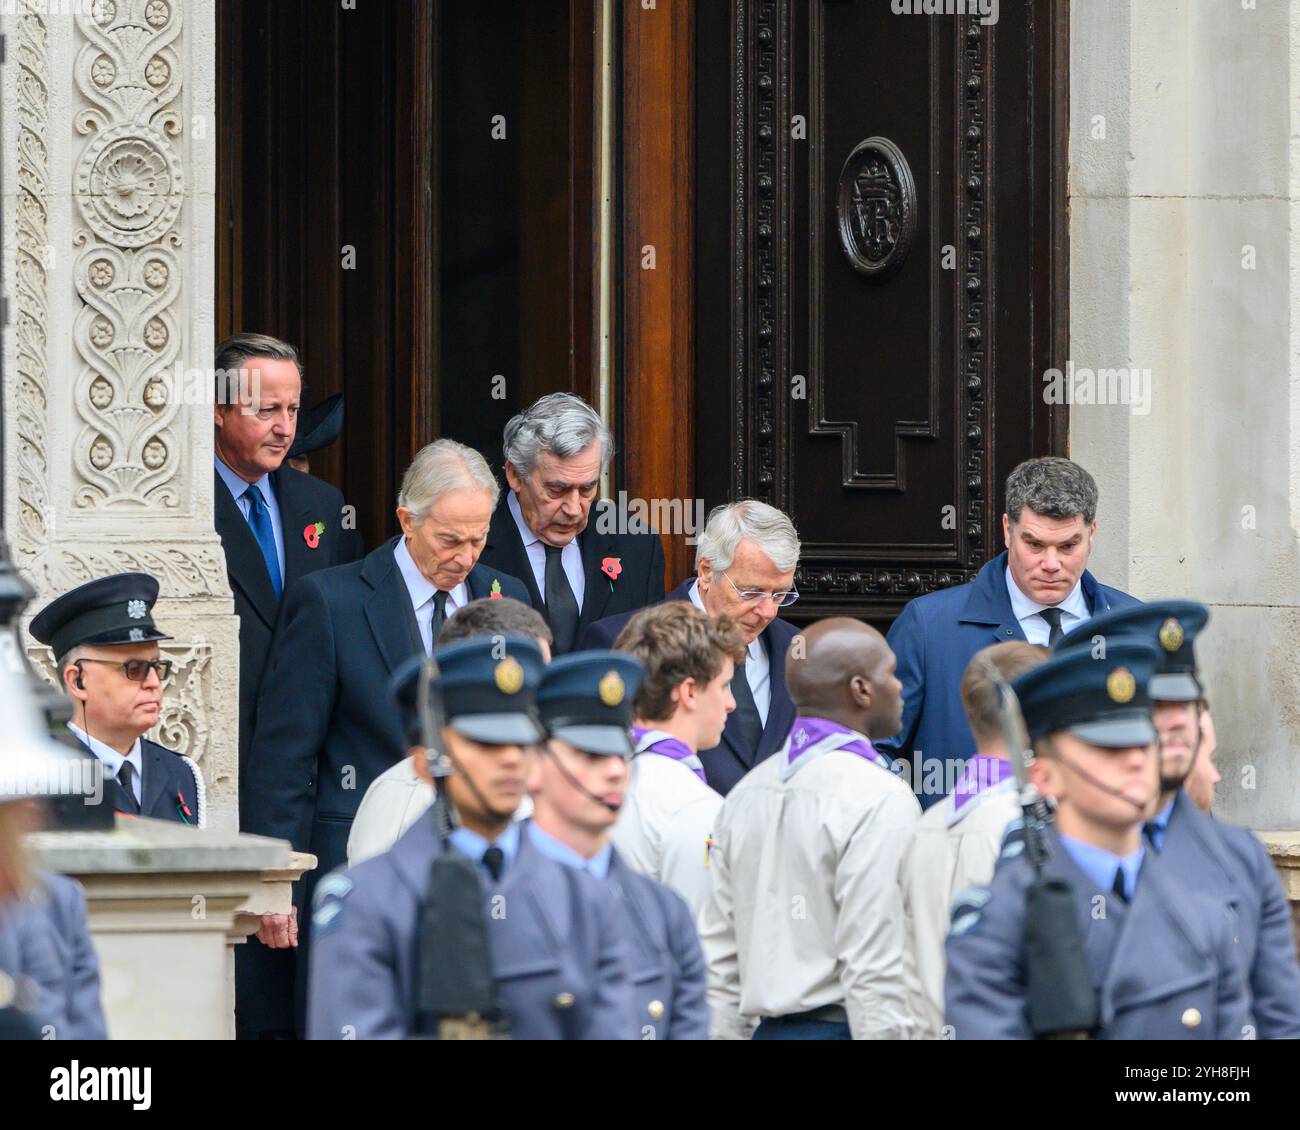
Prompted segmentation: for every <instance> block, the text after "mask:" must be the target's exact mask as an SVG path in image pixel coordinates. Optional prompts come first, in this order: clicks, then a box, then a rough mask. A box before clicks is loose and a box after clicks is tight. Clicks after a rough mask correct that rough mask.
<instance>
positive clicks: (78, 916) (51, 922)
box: [28, 871, 108, 1040]
mask: <svg viewBox="0 0 1300 1130" xmlns="http://www.w3.org/2000/svg"><path fill="white" fill-rule="evenodd" d="M28 898H29V900H30V901H31V903H32V906H33V909H34V910H35V912H36V913H37V914H38V915H39V916H40V917H41V918H42V919H43V920H44V923H45V926H46V928H47V932H48V937H49V944H50V948H51V951H52V953H53V955H54V957H55V959H56V961H57V963H58V969H59V978H58V982H57V984H58V986H59V989H58V996H57V1000H58V1002H59V1004H60V1007H59V1009H58V1012H59V1013H60V1014H61V1016H62V1021H61V1022H59V1021H58V1020H56V1021H55V1033H56V1036H57V1038H58V1039H60V1040H106V1039H108V1026H107V1024H106V1023H105V1021H104V1010H103V1006H102V1004H101V1003H100V985H99V955H98V954H97V953H96V951H95V944H94V942H93V941H91V938H90V928H89V926H87V924H86V896H85V893H84V892H83V891H82V889H81V884H80V883H78V882H77V881H76V880H75V879H69V878H68V877H67V876H66V875H59V874H57V873H56V872H53V871H39V872H37V874H36V882H35V888H34V890H33V891H32V892H31V893H30V894H29V895H28Z"/></svg>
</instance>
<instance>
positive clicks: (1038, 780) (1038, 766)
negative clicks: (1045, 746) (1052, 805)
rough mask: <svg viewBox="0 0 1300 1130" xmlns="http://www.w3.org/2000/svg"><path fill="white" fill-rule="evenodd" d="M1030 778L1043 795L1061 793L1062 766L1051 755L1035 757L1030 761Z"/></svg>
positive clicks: (1057, 795) (1052, 795) (1058, 794)
mask: <svg viewBox="0 0 1300 1130" xmlns="http://www.w3.org/2000/svg"><path fill="white" fill-rule="evenodd" d="M1029 780H1030V782H1031V783H1032V784H1033V786H1034V788H1036V789H1037V790H1038V791H1039V792H1040V793H1041V794H1042V795H1043V796H1050V797H1059V796H1060V795H1061V767H1060V766H1059V765H1058V764H1057V763H1056V762H1055V761H1054V760H1053V759H1052V758H1050V757H1035V758H1034V760H1033V761H1031V762H1030V763H1029Z"/></svg>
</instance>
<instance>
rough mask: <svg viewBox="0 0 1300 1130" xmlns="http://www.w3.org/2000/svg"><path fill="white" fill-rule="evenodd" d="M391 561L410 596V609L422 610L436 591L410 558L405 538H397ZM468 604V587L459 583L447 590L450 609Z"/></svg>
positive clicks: (434, 586) (413, 559) (433, 585)
mask: <svg viewBox="0 0 1300 1130" xmlns="http://www.w3.org/2000/svg"><path fill="white" fill-rule="evenodd" d="M393 560H394V561H396V562H397V568H398V570H399V571H400V572H401V574H402V580H403V581H405V582H406V591H407V592H409V593H410V594H411V607H412V608H417V609H418V608H423V607H424V605H425V604H427V603H428V602H429V601H430V600H432V599H433V597H434V594H435V593H437V591H438V586H437V585H435V584H434V583H433V582H432V581H431V580H429V578H428V577H426V576H425V575H424V574H423V573H421V572H420V567H419V566H418V565H417V564H416V563H415V558H413V557H412V556H411V551H410V549H408V548H407V545H406V538H404V537H402V538H398V539H397V545H396V546H394V548H393ZM468 603H469V585H468V583H467V582H465V581H461V583H460V584H458V585H457V586H456V587H455V588H453V589H448V590H447V604H448V605H449V607H451V608H463V607H464V606H465V605H466V604H468Z"/></svg>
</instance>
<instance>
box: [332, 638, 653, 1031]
mask: <svg viewBox="0 0 1300 1130" xmlns="http://www.w3.org/2000/svg"><path fill="white" fill-rule="evenodd" d="M437 661H438V664H439V668H440V671H441V684H442V690H443V693H444V699H445V711H446V725H447V726H449V727H450V728H452V729H454V730H456V731H457V732H458V733H460V734H462V735H463V736H465V737H467V738H469V739H471V740H472V741H476V742H480V743H484V744H503V745H505V744H508V745H531V744H533V743H535V742H538V741H540V740H541V739H542V738H543V736H544V735H543V732H542V730H541V727H540V725H539V723H538V721H537V715H536V706H535V691H536V688H537V683H538V679H539V677H540V675H541V671H542V668H543V661H542V655H541V651H540V650H539V649H538V647H537V644H536V642H535V641H533V640H531V639H525V638H523V637H514V636H511V637H507V638H506V639H505V640H504V641H502V640H501V639H500V638H496V639H471V640H466V641H464V642H463V643H458V644H454V645H451V646H448V647H446V648H440V649H439V651H438V653H437ZM422 662H423V661H421V660H419V659H417V660H416V661H415V662H414V663H408V664H406V665H404V666H403V667H402V668H399V670H398V671H397V672H396V673H395V675H394V679H393V684H394V689H395V691H396V692H399V693H404V694H405V693H407V692H409V690H410V688H411V686H412V684H413V683H414V682H415V681H416V680H417V679H418V677H419V673H420V669H421V665H422ZM403 688H405V691H403ZM408 701H411V702H412V706H413V705H414V704H413V696H409V694H408ZM407 725H408V732H410V725H411V715H410V711H409V710H408V712H407ZM432 752H433V751H431V753H432ZM442 803H443V802H442V800H440V801H439V803H438V804H435V806H434V807H433V808H431V809H429V810H428V811H427V812H426V813H425V814H424V815H423V816H421V817H420V819H419V820H417V821H416V823H415V824H414V825H412V827H411V828H410V829H409V830H408V831H407V832H406V833H405V834H404V835H403V836H402V838H401V839H399V840H398V841H397V843H396V844H395V845H394V846H393V848H392V849H391V850H390V851H388V852H385V853H384V854H382V855H378V856H376V857H374V858H372V859H368V860H366V861H365V862H363V863H361V864H359V865H358V866H356V867H352V868H347V869H342V868H341V869H339V870H336V871H334V872H332V873H330V874H329V875H327V876H325V877H324V878H323V879H322V880H321V881H320V883H318V884H317V888H316V894H315V898H314V900H313V909H312V949H311V959H310V971H309V996H308V1008H307V1029H308V1034H309V1036H310V1038H312V1039H352V1038H357V1039H404V1038H407V1037H410V1036H413V1035H419V1034H428V1033H427V1032H426V1031H425V1029H424V1027H423V1020H422V1018H421V1017H420V1016H419V1015H418V1008H419V1001H420V993H421V989H422V985H423V983H424V982H423V978H425V977H426V975H428V974H429V970H428V968H427V966H426V964H425V962H424V956H425V952H426V947H427V946H428V945H429V944H430V943H440V942H441V941H444V940H445V939H440V938H439V937H438V936H437V935H438V934H439V933H440V932H444V928H445V927H446V926H448V925H449V926H451V927H453V928H455V927H459V925H460V924H459V923H457V922H446V923H445V922H444V921H443V920H441V919H439V918H438V917H437V913H436V912H437V909H438V908H437V906H436V905H435V906H433V907H432V910H433V916H432V917H431V916H430V914H429V913H428V912H429V911H430V907H429V905H427V902H428V900H427V895H428V893H429V891H430V886H431V871H432V868H433V867H434V865H435V864H436V862H437V861H438V859H439V857H440V856H441V855H443V854H444V853H449V852H450V853H459V855H460V856H461V857H463V858H464V859H465V860H472V861H473V867H472V871H473V874H474V875H475V876H476V877H477V883H478V898H479V905H480V906H481V908H482V929H483V931H485V932H486V941H487V950H488V953H487V959H488V973H489V977H490V980H491V982H492V986H491V987H492V989H493V991H494V993H495V996H496V999H497V1001H498V1003H499V1014H500V1015H499V1016H496V1017H484V1018H481V1019H483V1020H485V1021H490V1022H491V1024H492V1033H493V1034H496V1035H502V1034H508V1035H510V1036H513V1037H515V1038H517V1039H533V1040H538V1039H626V1038H630V1036H631V1032H630V1030H629V1029H630V1025H629V1022H628V1021H629V1017H630V1015H631V999H630V995H629V994H630V986H629V983H628V979H627V974H626V968H627V965H628V959H627V952H626V945H627V942H626V939H625V937H624V931H623V928H622V924H621V922H620V920H619V919H620V910H619V907H618V905H617V902H616V900H615V898H614V896H613V893H612V892H611V891H610V890H609V889H608V887H606V886H605V885H604V884H602V883H599V882H597V881H596V880H595V879H593V878H592V877H591V876H590V875H586V874H583V873H581V872H578V871H574V870H572V869H570V868H567V867H563V866H561V865H559V864H557V863H555V862H554V861H553V860H551V859H548V858H547V857H546V856H545V855H544V854H542V853H541V852H539V851H537V850H536V849H535V848H534V847H533V845H532V843H531V841H530V840H529V838H528V837H526V836H523V835H521V828H520V825H519V824H511V825H510V826H509V827H508V828H507V829H506V830H505V831H504V832H503V833H502V834H501V835H500V837H499V838H498V839H497V840H496V841H495V842H493V843H490V844H489V843H487V842H486V841H485V840H483V839H482V838H481V837H480V836H478V835H476V834H475V833H474V832H472V831H470V830H469V829H468V828H464V827H456V828H454V829H453V830H452V831H450V833H449V834H446V835H444V834H443V832H444V829H443V828H442V827H441V826H440V824H439V821H438V818H439V816H440V814H441V812H442V808H441V806H442ZM506 908H508V913H502V911H503V910H505V909H506ZM458 909H459V910H460V911H461V912H462V914H463V913H466V912H467V908H466V907H464V906H463V905H462V906H459V907H458ZM471 925H472V926H477V923H471ZM482 956H483V955H482V954H480V953H478V952H477V951H475V952H468V951H467V952H466V953H465V954H464V955H463V957H464V959H465V962H466V970H468V969H469V966H470V964H471V963H472V962H474V961H478V960H480V959H481V958H482ZM449 960H452V961H455V962H457V963H458V962H459V961H460V957H459V956H458V957H456V958H453V959H449ZM466 970H462V969H461V968H460V967H459V965H458V966H457V967H456V968H448V969H443V970H438V969H436V968H435V969H434V970H433V971H432V973H433V975H435V976H437V975H439V974H440V975H442V976H443V977H445V978H446V979H448V980H450V981H455V980H457V979H458V978H460V977H461V976H462V974H463V973H464V972H466Z"/></svg>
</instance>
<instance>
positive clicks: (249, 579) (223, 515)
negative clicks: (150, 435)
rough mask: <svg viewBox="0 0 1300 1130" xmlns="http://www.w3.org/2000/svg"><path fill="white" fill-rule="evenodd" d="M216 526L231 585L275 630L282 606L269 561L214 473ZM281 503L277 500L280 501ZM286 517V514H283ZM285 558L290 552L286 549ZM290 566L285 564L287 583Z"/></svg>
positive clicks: (286, 542) (214, 523) (286, 529)
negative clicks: (270, 571)
mask: <svg viewBox="0 0 1300 1130" xmlns="http://www.w3.org/2000/svg"><path fill="white" fill-rule="evenodd" d="M212 477H213V479H214V480H215V483H214V485H213V491H212V497H213V512H212V514H213V525H214V526H215V527H216V530H217V533H218V534H219V535H220V537H221V547H222V549H224V550H225V554H226V573H227V574H228V575H229V577H230V583H231V584H232V585H236V586H238V588H239V590H240V592H242V593H243V594H244V596H245V597H246V598H247V600H248V603H249V604H251V605H252V606H253V608H254V610H255V611H256V612H257V614H258V615H259V616H260V617H261V618H262V619H263V620H265V621H266V626H267V627H268V628H271V627H274V626H275V615H276V611H277V610H278V606H279V602H278V601H277V600H276V598H275V589H274V588H272V587H271V575H270V573H268V572H267V571H266V559H265V558H264V557H263V556H262V550H261V548H260V547H259V546H258V544H257V539H256V538H255V537H253V531H252V530H251V529H249V526H248V523H247V522H246V521H245V520H244V516H243V514H241V513H240V512H239V506H238V504H237V503H236V502H235V499H234V496H233V495H232V494H231V493H230V488H229V487H227V486H226V484H225V481H224V480H223V479H222V478H221V475H220V474H218V473H217V471H216V470H215V469H213V472H212ZM277 501H278V499H277ZM282 516H283V513H282ZM284 541H285V545H286V546H288V543H289V528H288V526H287V525H286V526H285V535H284ZM285 552H286V554H287V552H288V550H287V549H286V551H285ZM287 568H288V565H287V563H286V580H287V577H288V573H287Z"/></svg>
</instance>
